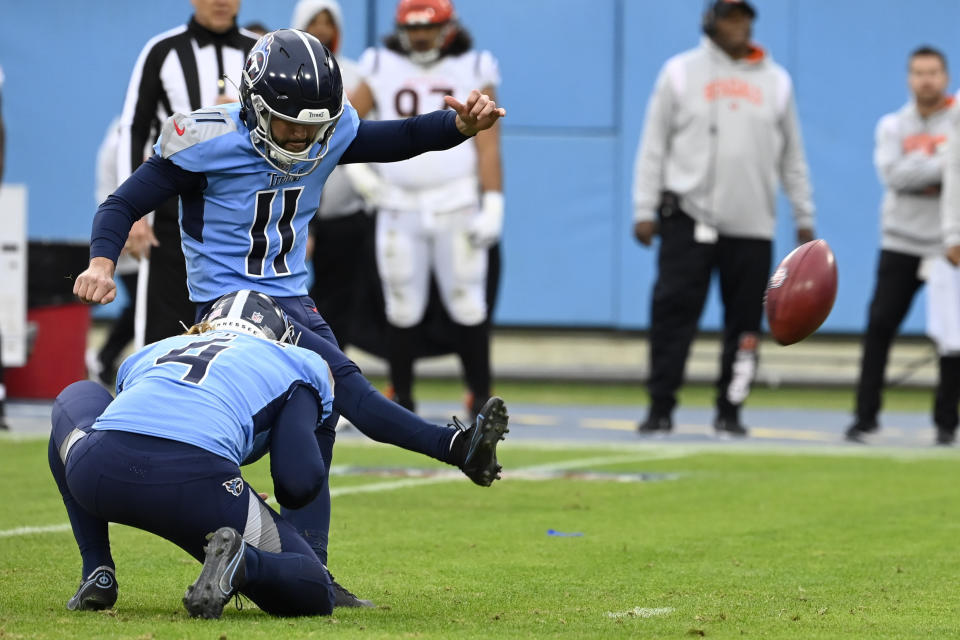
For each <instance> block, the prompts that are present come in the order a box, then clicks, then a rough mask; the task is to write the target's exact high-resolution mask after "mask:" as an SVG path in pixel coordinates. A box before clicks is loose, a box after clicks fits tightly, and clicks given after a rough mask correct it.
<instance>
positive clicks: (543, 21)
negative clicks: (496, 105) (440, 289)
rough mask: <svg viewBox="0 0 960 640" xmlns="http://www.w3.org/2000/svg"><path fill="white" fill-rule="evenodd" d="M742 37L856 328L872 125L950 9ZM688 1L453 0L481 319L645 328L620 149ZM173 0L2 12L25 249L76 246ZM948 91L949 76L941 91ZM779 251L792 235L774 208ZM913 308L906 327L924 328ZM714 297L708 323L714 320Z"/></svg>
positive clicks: (690, 19)
mask: <svg viewBox="0 0 960 640" xmlns="http://www.w3.org/2000/svg"><path fill="white" fill-rule="evenodd" d="M294 4H295V3H294V2H293V1H292V0H245V1H244V2H243V6H242V10H241V15H240V22H241V23H245V22H247V21H251V20H254V19H257V20H260V21H263V22H265V23H266V24H267V25H268V26H270V27H273V28H276V27H280V26H286V25H287V23H288V21H289V17H290V15H291V13H292V10H293V6H294ZM342 4H343V7H344V13H345V19H346V25H347V32H346V36H345V52H346V53H347V54H348V55H350V56H353V57H356V56H358V55H359V54H360V52H361V51H362V50H363V48H364V46H365V45H366V44H368V43H369V38H368V34H370V33H372V34H376V35H377V36H379V35H382V34H384V33H385V32H386V31H388V30H389V29H390V26H391V23H392V15H393V7H394V0H350V1H345V2H343V3H342ZM755 5H756V6H757V8H758V11H759V19H758V21H757V24H756V38H757V40H758V41H759V42H760V43H761V44H763V45H764V46H765V47H766V48H767V49H768V51H770V52H771V53H772V55H773V57H774V58H775V59H777V60H778V61H779V62H780V63H781V64H783V65H785V66H786V67H787V69H788V70H789V71H790V73H791V74H792V75H793V78H794V82H795V85H796V90H797V98H798V105H799V111H800V117H801V122H802V126H803V130H804V135H805V142H806V149H807V154H808V158H809V162H810V167H811V173H812V177H813V183H814V190H815V199H816V203H817V206H818V210H819V219H818V225H817V227H818V232H819V233H820V235H822V236H823V237H825V238H826V239H827V240H828V241H829V242H830V243H831V245H832V246H833V248H834V250H835V252H836V254H837V258H838V262H839V266H840V274H841V276H840V292H839V296H838V299H837V304H836V307H835V309H834V312H833V314H832V315H831V317H830V319H829V320H828V322H827V325H826V328H827V330H831V331H839V332H851V331H853V332H855V331H859V330H861V329H862V326H863V322H864V317H865V313H866V306H867V303H868V297H869V294H870V291H871V290H872V287H873V270H874V265H875V260H876V248H877V228H878V222H877V209H878V202H879V199H880V194H881V192H880V187H879V185H878V183H877V180H876V176H875V174H874V171H873V167H872V164H871V154H872V146H873V140H872V136H873V128H874V124H875V123H876V121H877V119H878V118H879V117H880V116H881V115H882V114H883V113H886V112H888V111H892V110H894V109H896V108H897V107H899V106H900V104H902V103H903V102H904V101H905V99H906V97H907V93H906V88H905V77H904V76H905V74H904V67H905V57H906V55H907V53H908V52H909V51H910V50H911V49H912V48H914V47H916V46H917V45H919V44H922V43H928V44H932V45H934V46H937V47H939V48H941V49H943V50H944V51H945V52H946V54H947V55H948V57H950V59H951V60H952V61H953V62H955V63H957V64H960V46H958V43H960V3H957V2H956V1H955V0H914V1H913V2H910V3H903V2H898V1H897V0H876V1H873V2H868V1H867V0H849V1H846V2H837V1H836V0H832V1H827V0H755ZM702 6H703V2H702V0H672V1H671V2H659V1H654V0H592V1H591V2H589V3H584V2H582V0H577V1H574V0H485V1H483V2H480V1H479V0H460V1H459V3H458V11H459V13H460V15H461V18H462V20H463V22H464V23H465V24H466V25H467V27H468V28H469V29H470V31H471V32H472V34H473V35H474V37H475V40H476V41H477V42H478V44H479V45H480V46H482V47H484V48H488V49H490V50H492V51H493V52H494V53H495V54H496V55H497V57H498V58H499V60H500V63H501V71H502V75H503V85H502V87H501V92H500V98H501V102H502V104H503V105H504V106H506V107H507V109H508V111H509V115H508V118H507V120H506V121H505V123H504V130H503V131H504V164H505V169H506V178H505V180H506V192H507V223H506V232H505V238H504V251H505V253H504V269H505V271H504V279H503V288H502V296H501V303H500V306H499V309H498V315H497V321H498V322H499V323H500V324H510V325H553V326H596V327H615V328H622V329H636V328H643V327H645V326H646V324H647V318H648V306H649V296H650V290H651V286H652V281H653V277H654V272H653V252H651V251H648V250H644V249H641V248H639V247H638V246H637V245H636V244H635V243H634V242H633V241H632V239H631V238H630V235H629V231H630V206H629V199H630V187H631V175H632V169H633V161H634V153H635V150H636V144H637V139H638V137H639V134H640V129H641V126H642V120H643V113H644V110H645V107H646V101H647V97H648V96H649V93H650V89H651V87H652V85H653V81H654V78H655V76H656V73H657V71H658V69H659V68H660V65H661V64H662V63H663V61H664V60H665V59H666V58H667V57H669V56H670V55H672V54H674V53H677V52H679V51H681V50H683V49H686V48H689V47H691V46H694V45H695V44H696V43H697V41H698V38H699V34H698V25H699V14H700V11H701V8H702ZM190 12H191V9H190V6H189V3H188V2H187V1H186V0H160V1H159V2H141V1H137V2H132V1H121V0H113V1H108V0H85V1H84V2H74V1H73V0H47V1H46V2H33V3H27V2H17V3H14V2H7V3H4V7H3V9H2V11H0V13H2V15H3V19H2V20H0V65H2V66H3V69H4V72H5V73H6V76H7V81H6V85H5V87H4V105H3V106H4V116H5V118H6V121H7V136H8V154H7V155H8V158H7V175H6V179H7V180H9V181H11V182H24V183H27V185H28V186H29V188H30V223H29V233H30V236H31V237H32V238H45V239H58V240H59V239H73V240H82V239H84V238H86V237H87V235H88V233H89V224H90V219H91V216H92V213H93V209H94V202H93V172H94V157H95V153H96V149H97V145H98V144H99V142H100V140H101V137H102V135H103V132H104V129H105V128H106V126H107V124H108V123H109V121H110V119H111V118H112V117H113V115H114V114H115V113H117V112H118V111H119V109H120V107H121V101H122V99H123V94H124V91H125V89H126V83H127V80H128V76H129V73H130V70H131V68H132V66H133V63H134V60H135V59H136V56H137V54H138V53H139V50H140V48H141V47H142V46H143V44H144V43H145V42H146V40H147V39H149V38H150V37H151V36H153V35H155V34H156V33H158V32H159V31H161V30H163V29H166V28H170V27H173V26H176V25H177V24H180V23H181V22H183V21H184V20H185V19H186V18H187V17H188V16H189V14H190ZM953 88H954V89H955V88H956V84H954V85H953ZM781 209H782V211H781V221H780V225H779V228H778V235H777V245H776V254H777V256H782V255H784V254H785V253H786V252H787V251H788V250H789V249H790V248H791V238H792V234H793V229H792V226H791V224H790V221H789V215H788V211H787V209H786V207H785V206H784V205H783V204H782V203H781ZM922 312H923V305H922V304H916V305H915V307H914V311H913V313H911V315H910V316H909V317H908V320H907V325H906V329H907V330H908V331H910V332H916V333H922V331H923V313H922ZM719 317H720V316H719V304H718V303H717V300H716V295H715V293H714V294H712V296H711V300H710V302H709V303H708V307H707V310H706V312H705V314H704V326H705V327H707V328H716V327H717V326H718V325H719Z"/></svg>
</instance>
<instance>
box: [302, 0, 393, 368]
mask: <svg viewBox="0 0 960 640" xmlns="http://www.w3.org/2000/svg"><path fill="white" fill-rule="evenodd" d="M291 26H292V27H293V28H294V29H299V30H301V31H306V32H307V33H309V34H310V35H312V36H314V37H316V38H317V40H319V41H320V42H322V43H323V45H324V46H325V47H327V49H329V50H330V51H331V52H332V53H333V54H334V57H335V58H336V59H337V63H338V64H339V65H340V75H341V76H342V77H343V90H344V91H346V92H347V93H350V92H352V91H353V90H354V89H355V88H356V86H357V84H358V83H359V82H360V73H359V70H358V69H357V63H356V62H354V61H353V60H350V59H349V58H346V57H344V56H342V55H340V50H341V48H342V47H343V15H342V13H341V11H340V5H339V4H337V2H335V1H334V0H300V2H298V3H297V5H296V7H295V8H294V10H293V18H292V19H291ZM378 183H379V178H378V177H377V175H376V174H375V173H374V172H373V171H372V170H371V169H370V168H369V165H366V164H348V165H341V166H338V167H337V168H335V169H334V170H333V173H331V174H330V177H329V178H327V183H326V185H324V187H323V197H322V198H321V199H320V207H319V208H318V209H317V215H316V217H315V218H314V220H313V222H312V223H311V225H310V241H309V242H308V244H307V258H308V259H310V260H312V262H313V285H312V286H311V288H310V297H311V298H313V300H314V302H316V303H317V311H319V312H320V315H321V316H323V319H324V320H326V321H327V323H328V324H329V325H330V328H331V329H332V330H333V335H334V336H336V338H337V342H339V343H340V348H341V349H345V348H346V347H347V345H348V344H351V343H352V341H351V337H352V331H353V328H354V327H355V326H356V323H357V321H358V317H357V316H358V313H359V312H360V306H359V305H360V299H361V296H362V295H363V294H364V287H365V282H366V278H365V277H364V276H365V270H364V258H365V257H366V256H367V253H368V252H367V251H365V250H364V249H365V248H366V247H367V245H368V243H370V242H372V237H373V229H372V222H371V219H370V214H369V212H368V209H369V208H370V207H369V206H368V204H367V202H366V201H365V200H364V197H363V195H361V194H362V193H366V195H367V197H370V198H372V197H373V196H374V194H375V192H376V190H377V185H378Z"/></svg>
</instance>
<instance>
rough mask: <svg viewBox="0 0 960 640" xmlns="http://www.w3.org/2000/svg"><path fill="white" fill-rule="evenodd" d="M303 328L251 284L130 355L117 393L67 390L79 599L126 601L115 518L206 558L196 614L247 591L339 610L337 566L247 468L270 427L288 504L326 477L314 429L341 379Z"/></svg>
mask: <svg viewBox="0 0 960 640" xmlns="http://www.w3.org/2000/svg"><path fill="white" fill-rule="evenodd" d="M293 336H294V329H293V326H292V325H291V324H290V322H289V321H288V320H287V318H286V317H285V315H284V313H283V312H282V311H281V310H280V308H279V307H278V306H277V305H276V304H275V303H274V302H273V301H272V300H271V299H270V298H269V297H268V296H265V295H263V294H259V293H254V292H251V291H239V292H236V293H231V294H228V295H226V296H224V297H223V298H221V299H220V300H219V301H217V302H216V303H215V304H214V306H213V308H212V309H211V310H210V313H209V314H207V316H206V317H205V318H204V319H203V320H202V321H201V322H200V323H198V324H197V325H194V327H193V328H191V329H190V330H189V331H188V333H187V334H185V335H182V336H175V337H172V338H166V339H165V340H161V341H159V342H155V343H153V344H151V345H147V346H146V347H144V348H143V349H141V350H140V351H139V352H137V353H135V354H134V355H132V356H130V357H129V358H127V360H126V361H124V363H123V365H122V366H121V367H120V370H119V372H118V375H117V389H118V394H117V397H116V399H115V400H112V398H111V396H110V394H109V393H108V392H107V391H106V390H105V389H104V388H103V387H101V386H100V385H99V384H96V383H94V382H91V381H88V380H84V381H82V382H76V383H74V384H72V385H70V386H69V387H67V388H66V389H64V390H63V392H61V393H60V395H59V396H58V397H57V399H56V401H55V403H54V406H53V414H52V421H53V430H52V432H51V435H50V447H49V461H50V469H51V471H52V472H53V476H54V479H55V480H56V482H57V486H58V487H59V489H60V493H61V494H62V496H63V502H64V505H65V506H66V508H67V513H68V514H69V516H70V524H71V526H72V528H73V534H74V537H75V538H76V540H77V545H78V546H79V547H80V555H81V557H82V561H83V572H82V576H83V578H82V580H81V583H80V588H79V589H78V590H77V593H76V594H75V595H74V596H73V597H72V598H71V599H70V601H69V602H68V603H67V608H68V609H71V610H98V609H106V608H110V607H112V606H113V604H114V603H115V602H116V600H117V580H116V575H115V570H116V567H115V564H114V561H113V557H112V555H111V553H110V541H109V534H108V531H107V523H108V522H119V523H121V524H126V525H129V526H132V527H137V528H139V529H144V530H146V531H149V532H151V533H155V534H156V535H158V536H161V537H163V538H166V539H167V540H170V541H171V542H173V543H174V544H176V545H177V546H179V547H181V548H182V549H183V550H184V551H186V552H187V553H189V554H190V555H192V556H193V557H195V558H196V559H198V560H200V561H202V562H203V563H204V565H203V570H202V572H201V573H200V577H199V578H198V579H197V581H196V582H195V583H194V584H193V585H192V586H191V587H190V588H189V589H188V590H187V593H186V595H185V596H184V598H183V603H184V606H185V607H186V608H187V611H188V612H189V613H190V615H191V616H194V617H198V616H199V617H203V618H219V617H220V614H221V612H222V610H223V606H224V604H225V603H226V602H228V601H229V600H230V598H231V597H232V596H233V594H235V593H238V592H239V593H243V594H244V595H246V596H247V597H249V598H250V599H251V600H253V601H254V602H255V603H256V604H257V605H258V606H259V607H260V608H261V609H263V610H264V611H266V612H268V613H271V614H274V615H281V616H301V615H317V614H320V615H326V614H329V613H330V612H331V611H333V606H334V601H335V592H334V587H333V584H332V581H331V577H330V575H329V574H328V573H327V570H326V567H324V565H323V563H321V561H320V560H319V559H318V558H317V556H316V554H314V552H313V550H312V549H311V548H310V545H309V544H307V542H306V541H305V540H304V539H303V538H302V537H301V536H300V535H299V534H298V533H297V531H296V529H295V528H294V527H293V525H291V524H290V523H289V522H287V521H286V520H284V519H283V518H282V517H281V516H280V515H278V514H277V513H276V512H275V511H274V510H273V509H270V508H269V507H267V506H266V504H264V502H263V500H262V499H261V498H260V497H259V496H258V495H257V493H256V492H255V491H254V490H253V489H252V488H251V487H250V485H249V484H247V483H246V482H245V481H244V479H243V476H242V475H241V473H240V466H239V465H240V464H241V462H242V461H244V460H245V459H246V458H248V457H250V456H251V454H252V453H253V452H254V443H255V442H256V441H260V440H263V439H264V438H265V437H269V450H270V473H271V475H272V476H273V482H274V492H275V493H276V496H277V501H278V502H279V503H280V504H281V505H283V506H285V507H292V508H297V507H302V506H303V505H305V504H307V503H308V502H309V501H310V500H312V499H313V497H314V496H316V495H317V493H318V492H319V491H320V490H321V488H322V487H323V486H324V484H325V483H326V476H327V474H326V468H325V464H324V460H323V457H322V456H321V454H320V448H319V445H318V443H317V439H316V437H315V436H314V431H315V430H316V426H317V421H318V420H322V419H323V418H326V417H327V416H329V415H330V412H331V408H332V407H331V405H332V402H333V385H332V380H331V377H330V372H329V369H328V368H327V364H326V362H324V361H323V359H322V358H321V357H320V356H318V355H317V354H315V353H313V352H311V351H308V350H306V349H301V348H299V347H296V346H294V345H293V344H291V342H292V341H293ZM111 400H112V402H111ZM205 540H206V541H207V542H206V545H205V544H204V543H205Z"/></svg>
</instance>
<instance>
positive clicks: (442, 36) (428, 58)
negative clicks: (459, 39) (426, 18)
mask: <svg viewBox="0 0 960 640" xmlns="http://www.w3.org/2000/svg"><path fill="white" fill-rule="evenodd" d="M418 26H429V25H420V24H407V25H398V29H397V38H398V39H399V40H400V46H401V47H403V50H404V51H406V53H407V57H408V58H410V60H411V61H412V62H414V63H416V64H420V65H426V64H433V63H434V62H436V61H437V60H439V59H440V54H441V53H443V47H444V45H445V44H446V43H447V42H448V41H449V40H450V38H451V36H452V34H453V32H454V31H456V28H457V27H456V25H455V24H453V23H452V22H446V23H444V24H443V28H442V29H441V30H440V32H439V33H438V34H437V38H436V41H435V43H434V46H433V47H431V48H430V49H427V50H426V51H416V50H415V49H414V48H413V43H411V42H410V33H409V31H408V29H410V28H411V27H413V28H416V27H418Z"/></svg>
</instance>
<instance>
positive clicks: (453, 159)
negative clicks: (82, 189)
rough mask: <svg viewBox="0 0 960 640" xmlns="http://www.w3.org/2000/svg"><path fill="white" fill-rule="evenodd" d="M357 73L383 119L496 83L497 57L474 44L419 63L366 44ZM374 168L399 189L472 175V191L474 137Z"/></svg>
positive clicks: (424, 186) (425, 109) (439, 104)
mask: <svg viewBox="0 0 960 640" xmlns="http://www.w3.org/2000/svg"><path fill="white" fill-rule="evenodd" d="M360 73H361V75H362V76H363V77H364V80H365V81H366V83H367V85H368V86H369V87H370V90H371V92H372V93H373V98H374V101H375V102H376V110H377V114H378V116H379V117H380V118H381V119H383V120H391V119H396V118H409V117H411V116H415V115H420V114H424V113H429V112H431V111H436V110H438V109H443V108H445V107H446V104H445V103H444V101H443V97H444V96H445V95H452V96H453V97H454V98H456V99H457V100H459V101H460V102H464V103H465V102H466V100H467V96H469V95H470V92H471V91H472V90H473V89H484V88H485V87H496V86H497V85H499V84H500V72H499V69H498V68H497V60H496V58H494V57H493V55H492V54H491V53H490V52H489V51H478V50H470V51H467V52H466V53H463V54H460V55H452V56H443V57H442V58H440V59H439V60H437V61H436V62H434V63H433V64H430V65H419V64H416V63H414V62H412V61H411V60H410V59H409V58H407V57H406V56H403V55H400V54H398V53H396V52H394V51H391V50H389V49H384V48H378V49H367V51H366V52H364V54H363V56H362V57H361V58H360ZM377 169H378V171H379V172H380V175H381V176H382V177H383V178H384V180H386V181H387V182H388V183H389V184H390V185H392V186H394V187H400V188H401V189H411V190H420V189H430V188H433V187H437V186H439V185H443V184H445V183H447V184H449V183H450V182H453V181H457V182H460V180H462V179H467V180H470V179H472V180H473V185H474V186H473V192H474V194H476V193H477V186H476V179H477V178H476V176H477V151H476V147H475V146H474V144H473V143H472V142H467V143H465V144H461V145H457V146H456V147H454V148H452V149H447V150H446V151H434V152H431V153H425V154H423V155H420V156H417V157H416V158H411V159H410V160H405V161H403V162H392V163H386V164H380V165H378V166H377ZM458 179H460V180H458Z"/></svg>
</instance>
